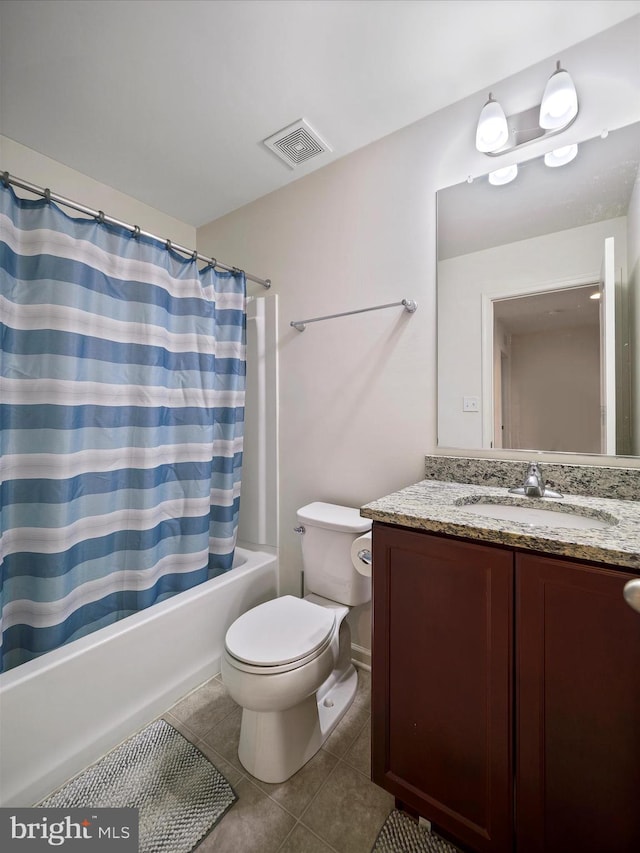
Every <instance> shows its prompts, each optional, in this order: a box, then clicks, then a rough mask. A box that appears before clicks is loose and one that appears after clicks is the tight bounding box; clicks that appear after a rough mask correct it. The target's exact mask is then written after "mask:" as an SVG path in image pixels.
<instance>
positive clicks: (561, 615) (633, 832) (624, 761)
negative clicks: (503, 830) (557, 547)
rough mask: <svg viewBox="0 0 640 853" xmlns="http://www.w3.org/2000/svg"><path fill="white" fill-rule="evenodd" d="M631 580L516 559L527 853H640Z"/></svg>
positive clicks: (637, 669) (639, 660)
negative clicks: (626, 593) (626, 596)
mask: <svg viewBox="0 0 640 853" xmlns="http://www.w3.org/2000/svg"><path fill="white" fill-rule="evenodd" d="M630 577H632V576H631V575H629V574H626V573H624V572H618V571H612V570H608V569H600V568H595V567H592V566H587V565H583V564H580V563H571V562H568V561H566V560H556V559H550V558H546V557H539V556H535V555H518V556H517V557H516V625H517V631H516V673H517V674H516V707H517V716H516V743H517V758H516V768H517V777H516V824H517V850H518V853H561V851H562V853H567V851H573V850H575V851H580V853H604V851H606V853H631V852H632V851H638V850H640V615H639V614H638V613H635V612H634V611H633V610H632V609H631V608H630V607H629V606H628V605H627V604H626V602H625V601H624V600H623V592H622V591H623V587H624V585H625V583H626V581H627V580H629V579H630Z"/></svg>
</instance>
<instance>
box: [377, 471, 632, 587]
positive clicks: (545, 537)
mask: <svg viewBox="0 0 640 853" xmlns="http://www.w3.org/2000/svg"><path fill="white" fill-rule="evenodd" d="M469 498H470V499H472V500H473V498H475V499H476V502H478V501H482V502H483V503H484V502H489V503H490V502H495V503H503V502H504V501H505V500H506V501H508V503H513V504H516V505H521V506H526V507H537V508H540V509H546V510H553V511H556V512H562V511H563V510H564V511H565V512H566V511H571V509H573V508H575V509H576V510H578V511H579V512H580V513H581V514H583V515H587V516H591V517H593V518H600V519H607V518H609V517H611V516H613V518H614V519H615V520H616V523H615V524H613V525H611V526H610V527H606V528H604V529H585V530H582V529H576V528H551V527H545V526H542V525H537V524H536V525H529V524H523V523H520V522H516V521H505V520H503V519H499V520H498V519H493V518H485V517H481V516H478V515H475V514H473V513H471V512H468V511H467V512H465V507H464V506H457V505H456V503H455V502H456V501H457V500H460V499H469ZM360 514H361V515H362V516H363V517H364V518H371V519H373V520H374V521H382V522H385V523H387V524H397V525H401V526H402V527H413V528H415V529H417V530H426V531H432V532H434V533H448V534H450V535H452V536H463V537H466V538H471V539H475V540H477V541H479V542H488V543H496V544H500V545H509V546H512V547H515V548H525V549H529V550H532V551H539V552H544V553H547V554H551V555H555V556H564V557H572V558H574V559H580V560H589V561H593V562H597V563H604V564H608V565H612V566H614V565H615V566H622V567H625V568H629V569H632V570H635V571H637V572H640V502H638V501H628V500H612V499H609V498H594V497H585V496H582V495H565V496H564V497H563V498H562V499H555V498H528V497H524V496H522V497H518V496H516V495H510V494H509V493H508V490H507V489H505V488H498V487H494V486H480V485H472V484H467V483H454V482H440V481H437V480H423V481H422V482H420V483H416V484H415V485H413V486H408V487H407V488H405V489H402V490H401V491H399V492H395V493H394V494H391V495H387V496H386V497H384V498H380V500H377V501H373V502H372V503H369V504H366V505H365V506H363V507H361V509H360Z"/></svg>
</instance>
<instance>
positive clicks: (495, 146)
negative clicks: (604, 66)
mask: <svg viewBox="0 0 640 853" xmlns="http://www.w3.org/2000/svg"><path fill="white" fill-rule="evenodd" d="M577 115H578V95H577V92H576V87H575V86H574V84H573V80H572V79H571V76H570V74H569V72H568V71H565V69H564V68H561V67H560V62H558V63H557V66H556V70H555V71H554V72H553V74H552V75H551V77H550V78H549V80H548V81H547V85H546V87H545V90H544V94H543V96H542V101H541V103H540V104H538V105H536V106H534V107H531V108H530V109H528V110H524V111H523V112H520V113H516V114H514V115H511V116H506V115H505V112H504V110H503V109H502V107H501V106H500V104H499V103H498V102H497V101H496V100H495V99H494V97H493V95H492V94H489V100H488V101H487V102H486V104H485V105H484V106H483V108H482V111H481V113H480V117H479V119H478V126H477V129H476V148H477V149H478V151H481V152H482V153H483V154H486V155H487V156H488V157H497V156H499V155H500V154H506V153H507V152H508V151H513V150H514V149H515V148H520V147H522V146H524V145H529V144H531V143H532V142H537V141H538V140H541V139H545V138H546V137H547V136H554V135H555V134H557V133H562V131H563V130H566V129H567V128H568V127H569V126H570V125H571V124H573V122H574V121H575V120H576V116H577Z"/></svg>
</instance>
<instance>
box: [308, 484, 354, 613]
mask: <svg viewBox="0 0 640 853" xmlns="http://www.w3.org/2000/svg"><path fill="white" fill-rule="evenodd" d="M297 517H298V522H299V524H301V525H303V527H304V531H305V532H304V533H303V534H302V536H301V537H300V538H301V540H302V563H303V567H304V581H305V587H306V590H307V592H314V593H316V595H321V596H322V597H323V598H328V599H330V600H331V601H337V602H339V603H340V604H346V605H348V606H349V607H355V606H356V605H357V604H364V603H365V601H369V600H370V599H371V578H367V577H364V575H361V574H360V573H359V572H358V571H356V568H355V566H354V565H353V563H352V561H351V545H352V543H353V541H354V539H357V538H358V536H362V534H363V533H366V532H367V531H369V530H371V521H370V520H369V519H368V518H362V517H361V515H360V513H359V512H358V510H357V509H354V508H353V507H347V506H338V505H336V504H329V503H322V502H321V501H316V502H315V503H310V504H307V506H303V507H302V508H301V509H299V510H298V512H297Z"/></svg>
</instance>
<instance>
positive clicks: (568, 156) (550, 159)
mask: <svg viewBox="0 0 640 853" xmlns="http://www.w3.org/2000/svg"><path fill="white" fill-rule="evenodd" d="M577 153H578V146H577V145H563V146H562V148H555V149H554V150H553V151H547V153H546V154H545V155H544V165H545V166H551V168H555V167H556V166H564V165H566V164H567V163H570V162H571V161H572V160H574V159H575V157H576V155H577Z"/></svg>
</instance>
